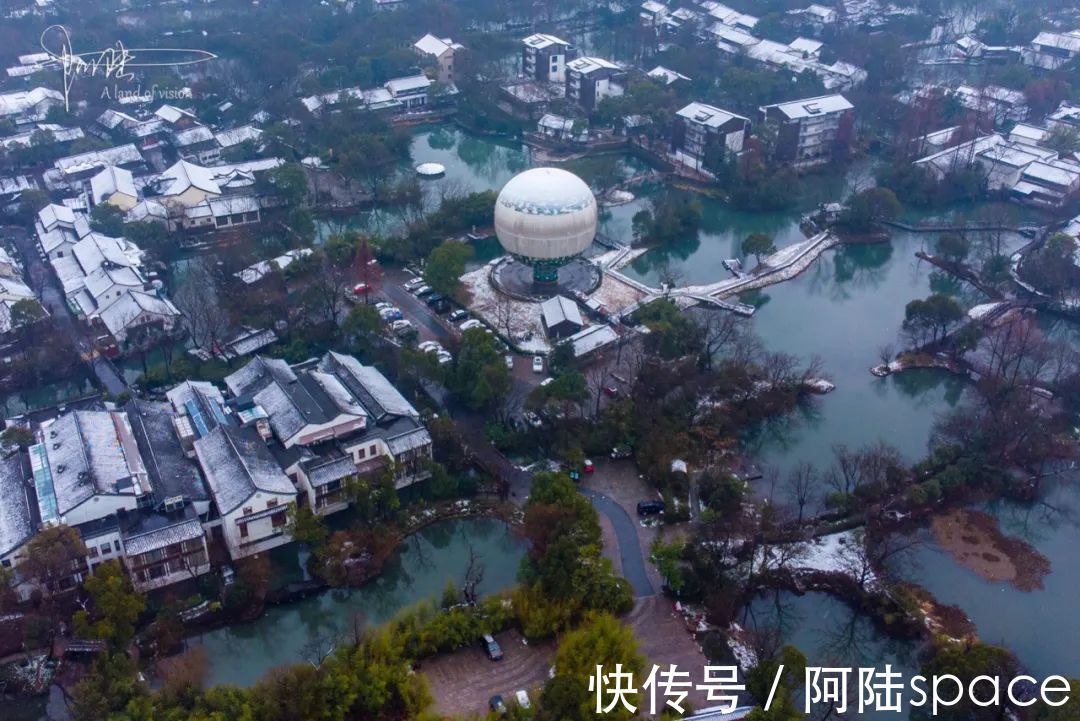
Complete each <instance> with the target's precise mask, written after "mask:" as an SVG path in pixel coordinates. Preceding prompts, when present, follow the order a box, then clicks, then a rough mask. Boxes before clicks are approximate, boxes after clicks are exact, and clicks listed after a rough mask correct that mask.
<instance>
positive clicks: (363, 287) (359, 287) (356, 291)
mask: <svg viewBox="0 0 1080 721" xmlns="http://www.w3.org/2000/svg"><path fill="white" fill-rule="evenodd" d="M370 291H371V286H370V285H369V284H367V283H357V284H356V285H354V286H353V289H352V292H353V295H365V294H367V293H369V292H370Z"/></svg>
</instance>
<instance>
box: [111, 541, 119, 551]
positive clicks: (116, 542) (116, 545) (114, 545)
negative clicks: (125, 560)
mask: <svg viewBox="0 0 1080 721" xmlns="http://www.w3.org/2000/svg"><path fill="white" fill-rule="evenodd" d="M112 543H113V549H114V550H115V551H116V552H117V553H120V541H113V542H112Z"/></svg>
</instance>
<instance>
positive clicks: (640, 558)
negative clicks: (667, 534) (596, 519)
mask: <svg viewBox="0 0 1080 721" xmlns="http://www.w3.org/2000/svg"><path fill="white" fill-rule="evenodd" d="M578 490H580V491H581V494H582V495H584V496H585V497H586V498H588V499H589V500H590V501H592V504H593V506H595V507H596V510H597V511H599V512H600V513H603V514H604V515H605V516H607V518H608V520H609V521H611V525H612V526H613V527H614V528H615V538H616V539H618V542H619V558H620V559H621V561H622V571H623V576H625V577H626V580H627V581H629V582H630V585H631V586H632V587H633V589H634V596H635V597H639V598H640V597H643V596H652V595H655V594H656V591H655V590H654V589H653V586H652V583H651V582H650V581H649V576H648V574H647V573H646V572H645V554H644V553H643V552H642V550H641V544H640V543H639V542H638V534H637V529H636V528H635V527H634V519H632V518H631V517H630V514H628V513H627V512H626V511H625V510H623V507H622V506H620V505H619V504H618V503H616V502H615V501H613V500H611V499H610V498H608V497H607V496H605V495H604V494H603V493H598V492H597V491H593V490H590V489H588V488H580V489H578Z"/></svg>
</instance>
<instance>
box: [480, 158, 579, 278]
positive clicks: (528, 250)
mask: <svg viewBox="0 0 1080 721" xmlns="http://www.w3.org/2000/svg"><path fill="white" fill-rule="evenodd" d="M495 233H496V235H498V236H499V243H501V244H502V247H503V248H505V249H506V251H507V252H508V253H511V254H513V255H516V256H520V257H523V258H531V259H535V260H555V259H559V258H570V257H573V256H575V255H579V254H580V253H581V252H583V251H584V250H585V249H586V248H588V247H589V244H590V243H592V241H593V238H594V237H595V236H596V198H594V197H593V194H592V191H591V190H590V189H589V186H588V185H586V184H585V181H583V180H582V179H581V178H579V177H578V176H576V175H574V174H573V173H570V172H568V171H566V170H561V169H559V168H533V169H532V170H526V171H525V172H523V173H519V174H518V175H515V176H514V177H513V178H511V179H510V181H509V182H508V183H507V184H506V185H504V186H503V189H502V190H501V191H500V192H499V198H498V200H496V201H495Z"/></svg>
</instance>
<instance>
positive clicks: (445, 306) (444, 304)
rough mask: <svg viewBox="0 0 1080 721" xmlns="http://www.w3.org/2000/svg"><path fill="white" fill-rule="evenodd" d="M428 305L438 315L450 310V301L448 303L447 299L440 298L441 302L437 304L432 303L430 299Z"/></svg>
mask: <svg viewBox="0 0 1080 721" xmlns="http://www.w3.org/2000/svg"><path fill="white" fill-rule="evenodd" d="M428 305H429V306H431V309H432V310H433V311H435V312H436V313H445V312H446V311H448V310H450V301H448V300H447V299H446V298H439V300H438V301H437V302H435V303H432V302H431V299H430V298H429V299H428Z"/></svg>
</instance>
